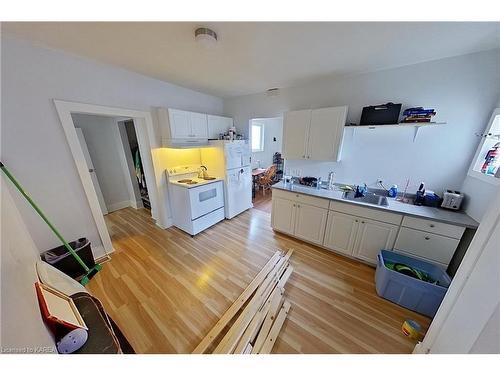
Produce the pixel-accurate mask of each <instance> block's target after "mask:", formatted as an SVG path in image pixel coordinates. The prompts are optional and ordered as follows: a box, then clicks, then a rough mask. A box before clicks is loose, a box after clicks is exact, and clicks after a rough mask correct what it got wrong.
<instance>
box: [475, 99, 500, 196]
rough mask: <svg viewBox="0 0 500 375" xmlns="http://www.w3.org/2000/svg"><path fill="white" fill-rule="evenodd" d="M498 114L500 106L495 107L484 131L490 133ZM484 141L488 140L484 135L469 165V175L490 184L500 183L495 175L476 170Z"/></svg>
mask: <svg viewBox="0 0 500 375" xmlns="http://www.w3.org/2000/svg"><path fill="white" fill-rule="evenodd" d="M497 116H500V108H495V109H494V110H493V113H492V114H491V117H490V121H489V122H488V125H487V126H486V128H485V130H484V133H485V134H486V133H488V132H489V131H490V129H491V127H492V125H493V121H495V118H496V117H497ZM484 142H486V138H484V137H482V138H481V141H480V142H479V145H478V146H477V149H476V153H475V154H474V158H472V162H471V164H470V166H469V171H468V172H467V175H468V176H471V177H474V178H477V179H478V180H481V181H483V182H487V183H488V184H491V185H496V186H499V185H500V178H498V177H494V176H487V175H485V174H483V173H481V172H478V171H475V170H474V166H475V165H476V163H477V159H478V158H479V153H480V152H481V150H482V149H483V145H484ZM499 142H500V141H499Z"/></svg>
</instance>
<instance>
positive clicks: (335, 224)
mask: <svg viewBox="0 0 500 375" xmlns="http://www.w3.org/2000/svg"><path fill="white" fill-rule="evenodd" d="M359 221H360V219H359V218H357V217H356V216H352V215H346V214H342V213H340V212H335V211H329V212H328V222H327V224H326V232H325V240H324V241H323V245H324V246H325V247H327V248H329V249H332V250H335V251H338V252H341V253H344V254H347V255H352V252H353V249H354V242H355V240H356V233H357V231H358V226H359Z"/></svg>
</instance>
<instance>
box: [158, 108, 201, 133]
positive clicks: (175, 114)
mask: <svg viewBox="0 0 500 375" xmlns="http://www.w3.org/2000/svg"><path fill="white" fill-rule="evenodd" d="M157 114H158V121H159V126H160V131H161V136H162V139H164V140H178V139H185V140H193V141H195V140H196V141H198V140H208V120H207V115H206V114H204V113H196V112H189V111H181V110H179V109H171V108H169V109H165V108H158V111H157Z"/></svg>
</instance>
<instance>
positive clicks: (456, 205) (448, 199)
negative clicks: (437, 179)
mask: <svg viewBox="0 0 500 375" xmlns="http://www.w3.org/2000/svg"><path fill="white" fill-rule="evenodd" d="M464 197H465V196H464V193H461V192H459V191H457V190H446V191H445V192H444V193H443V203H441V207H443V208H448V209H450V210H459V209H460V206H461V205H462V202H463V200H464Z"/></svg>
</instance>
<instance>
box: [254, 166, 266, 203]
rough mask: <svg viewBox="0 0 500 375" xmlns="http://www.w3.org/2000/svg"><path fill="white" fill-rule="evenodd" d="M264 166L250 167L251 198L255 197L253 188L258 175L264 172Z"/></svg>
mask: <svg viewBox="0 0 500 375" xmlns="http://www.w3.org/2000/svg"><path fill="white" fill-rule="evenodd" d="M265 171H266V168H255V169H252V199H253V198H255V190H256V186H257V181H258V179H259V177H260V176H262V175H263V174H264V172H265Z"/></svg>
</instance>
